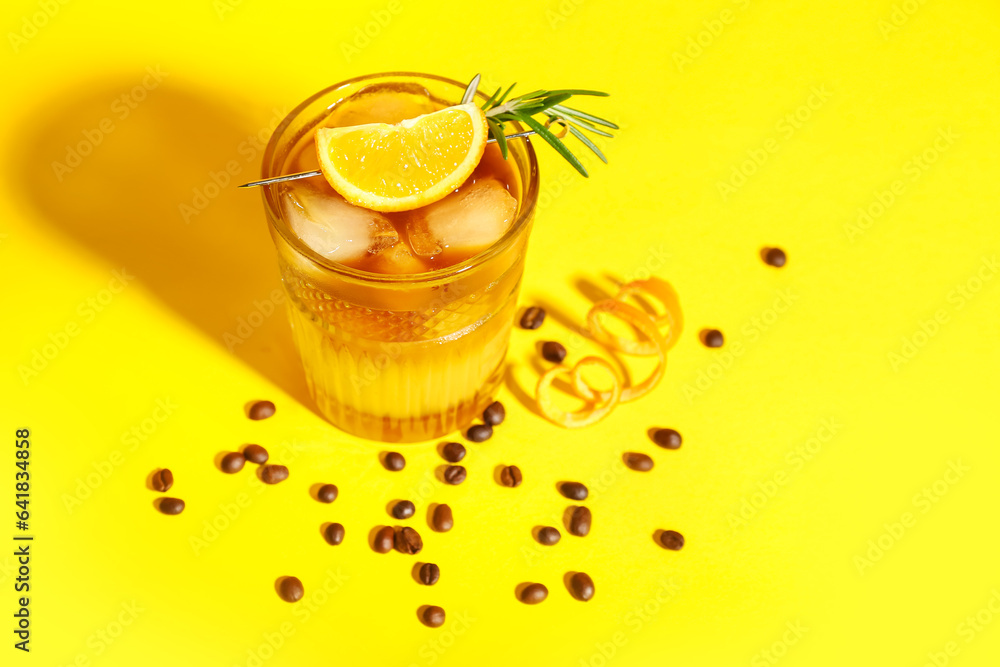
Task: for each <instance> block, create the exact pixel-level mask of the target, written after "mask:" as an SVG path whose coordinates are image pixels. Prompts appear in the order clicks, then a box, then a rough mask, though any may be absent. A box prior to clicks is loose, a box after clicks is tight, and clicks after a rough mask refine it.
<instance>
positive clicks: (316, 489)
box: [309, 482, 329, 505]
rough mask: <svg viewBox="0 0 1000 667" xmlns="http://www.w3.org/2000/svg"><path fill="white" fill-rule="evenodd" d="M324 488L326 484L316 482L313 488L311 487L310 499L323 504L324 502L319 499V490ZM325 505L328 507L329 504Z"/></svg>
mask: <svg viewBox="0 0 1000 667" xmlns="http://www.w3.org/2000/svg"><path fill="white" fill-rule="evenodd" d="M324 486H326V484H325V483H324V482H316V483H315V484H313V485H312V486H310V487H309V497H310V498H312V499H313V500H315V501H316V502H318V503H323V501H322V500H320V499H319V490H320V489H322V488H323V487H324ZM323 504H324V505H327V504H329V503H323Z"/></svg>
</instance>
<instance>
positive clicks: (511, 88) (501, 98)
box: [496, 82, 517, 105]
mask: <svg viewBox="0 0 1000 667" xmlns="http://www.w3.org/2000/svg"><path fill="white" fill-rule="evenodd" d="M516 85H517V83H516V82H515V83H512V84H510V88H508V89H507V92H505V93H504V94H503V95H501V96H500V99H499V100H497V102H496V103H497V104H498V105H499V104H503V101H504V100H505V99H507V96H508V95H510V91H512V90H514V86H516Z"/></svg>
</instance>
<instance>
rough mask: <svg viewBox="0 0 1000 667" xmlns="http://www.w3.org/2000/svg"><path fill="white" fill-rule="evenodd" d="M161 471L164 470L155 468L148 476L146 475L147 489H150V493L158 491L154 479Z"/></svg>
mask: <svg viewBox="0 0 1000 667" xmlns="http://www.w3.org/2000/svg"><path fill="white" fill-rule="evenodd" d="M161 470H163V468H153V470H152V471H151V472H150V473H149V474H148V475H146V488H147V489H149V490H150V491H156V487H155V486H153V477H155V476H156V473H158V472H160V471H161ZM171 488H173V487H171ZM169 490H170V489H167V491H169ZM156 492H157V493H160V491H156ZM164 493H166V492H164Z"/></svg>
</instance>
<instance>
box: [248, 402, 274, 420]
mask: <svg viewBox="0 0 1000 667" xmlns="http://www.w3.org/2000/svg"><path fill="white" fill-rule="evenodd" d="M248 414H249V415H250V419H255V420H256V419H267V418H268V417H270V416H271V415H273V414H274V403H272V402H271V401H257V402H256V403H254V404H253V405H251V406H250V410H249V413H248Z"/></svg>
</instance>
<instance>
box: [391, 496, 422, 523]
mask: <svg viewBox="0 0 1000 667" xmlns="http://www.w3.org/2000/svg"><path fill="white" fill-rule="evenodd" d="M415 511H416V508H415V507H414V506H413V503H411V502H410V501H409V500H400V501H399V502H398V503H396V504H395V505H393V506H392V515H393V516H394V517H396V518H397V519H409V518H410V517H411V516H413V513H414V512H415Z"/></svg>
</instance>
